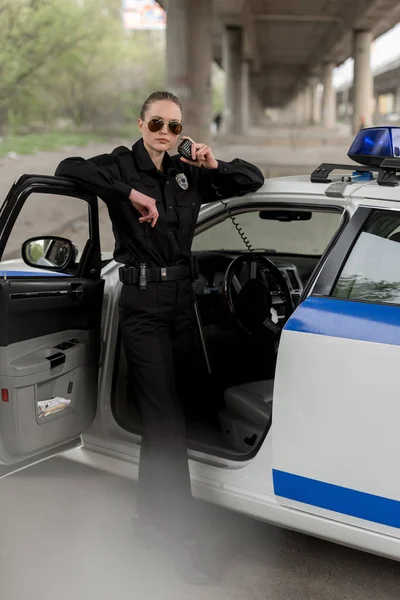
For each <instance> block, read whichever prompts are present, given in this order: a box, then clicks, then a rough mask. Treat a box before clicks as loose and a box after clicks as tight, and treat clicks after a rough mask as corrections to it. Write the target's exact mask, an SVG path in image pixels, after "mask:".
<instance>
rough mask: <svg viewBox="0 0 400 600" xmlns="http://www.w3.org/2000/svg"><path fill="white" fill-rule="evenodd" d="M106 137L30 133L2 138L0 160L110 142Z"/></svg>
mask: <svg viewBox="0 0 400 600" xmlns="http://www.w3.org/2000/svg"><path fill="white" fill-rule="evenodd" d="M109 139H110V138H109V137H108V136H106V135H97V134H94V133H71V132H69V133H68V132H59V131H57V132H50V133H29V134H27V135H12V136H7V137H3V138H0V158H2V157H5V156H7V155H8V154H9V153H10V152H16V153H17V154H32V153H33V152H37V151H42V152H46V151H47V152H48V151H51V150H61V149H63V148H64V147H66V146H85V145H86V144H88V143H89V142H104V141H109Z"/></svg>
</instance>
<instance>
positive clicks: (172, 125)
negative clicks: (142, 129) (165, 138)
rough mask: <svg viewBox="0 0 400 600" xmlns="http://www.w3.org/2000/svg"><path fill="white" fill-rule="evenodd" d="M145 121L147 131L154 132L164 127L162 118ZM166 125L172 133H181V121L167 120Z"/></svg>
mask: <svg viewBox="0 0 400 600" xmlns="http://www.w3.org/2000/svg"><path fill="white" fill-rule="evenodd" d="M145 123H147V127H148V128H149V131H151V132H152V133H156V131H161V129H162V128H163V127H164V124H165V121H164V120H163V119H150V121H145ZM167 125H168V129H169V130H170V132H171V133H172V135H179V134H181V133H182V129H183V127H182V123H180V122H179V121H169V122H168V123H167Z"/></svg>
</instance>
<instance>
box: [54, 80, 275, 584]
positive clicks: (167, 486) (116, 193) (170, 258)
mask: <svg viewBox="0 0 400 600" xmlns="http://www.w3.org/2000/svg"><path fill="white" fill-rule="evenodd" d="M138 126H139V129H140V131H141V134H142V138H141V139H140V140H139V141H138V142H136V143H135V144H134V145H133V147H132V149H129V148H126V147H119V148H116V149H115V150H113V151H112V152H111V153H110V154H103V155H100V156H96V157H94V158H91V159H89V160H84V159H83V158H67V159H66V160H64V161H62V162H61V163H60V165H59V166H58V168H57V170H56V175H58V176H64V177H68V178H69V179H72V180H73V181H74V182H76V183H77V184H78V185H79V186H80V187H81V188H83V189H85V190H87V191H89V192H92V193H94V194H96V195H97V196H99V197H100V198H101V199H102V200H104V202H105V203H106V205H107V208H108V211H109V215H110V218H111V221H112V225H113V231H114V236H115V251H114V258H115V260H116V261H117V262H119V263H122V265H124V266H123V267H121V269H120V280H121V281H122V283H123V286H122V292H121V299H120V323H121V331H122V338H123V344H124V349H125V353H126V357H127V361H128V368H129V370H130V373H131V374H132V376H133V381H134V391H135V396H136V399H137V400H138V401H139V404H140V408H141V413H142V418H143V438H142V446H141V457H140V468H139V493H138V509H137V519H139V522H141V523H142V524H143V523H149V524H151V525H152V526H154V525H155V526H156V527H157V528H158V529H159V530H160V531H162V532H163V533H164V534H167V536H168V537H169V538H170V539H172V540H173V541H174V542H178V544H177V546H178V547H179V549H180V551H181V552H182V560H183V562H182V563H181V565H182V566H183V569H184V571H185V574H186V576H187V577H188V578H189V579H190V580H191V581H193V582H198V583H204V582H206V581H207V580H208V573H207V568H206V566H205V565H204V561H202V559H201V553H200V552H199V543H198V538H197V531H196V527H195V523H196V518H195V515H194V508H193V502H192V495H191V487H190V476H189V468H188V458H187V446H186V435H185V419H184V413H183V410H182V402H181V399H182V400H184V402H185V404H186V405H189V404H190V398H187V397H185V398H182V393H185V394H190V386H188V385H187V384H188V374H189V373H190V372H191V366H193V365H191V364H190V363H191V361H193V355H192V351H193V347H194V344H195V340H196V327H197V325H196V319H195V313H194V305H193V290H192V270H191V244H192V239H193V234H194V230H195V225H196V219H197V215H198V212H199V209H200V206H201V204H203V203H206V202H214V201H216V200H218V199H220V198H222V199H223V198H229V197H232V196H241V195H244V194H246V193H248V192H254V191H256V190H257V189H259V188H260V187H261V186H262V185H263V183H264V178H263V175H262V173H261V172H260V170H259V169H258V168H257V167H255V166H254V165H252V164H249V163H247V162H245V161H243V160H239V159H235V160H233V161H232V162H224V161H221V160H217V159H216V158H215V157H214V155H213V152H212V150H211V148H209V147H208V146H207V145H205V144H202V143H195V142H193V144H192V160H189V159H185V158H183V157H181V156H179V155H175V156H170V155H169V154H168V151H169V150H171V148H173V147H174V146H175V145H176V144H177V142H178V141H180V138H179V136H180V134H181V133H182V107H181V103H180V101H179V100H178V98H177V97H176V96H174V95H172V94H170V93H168V92H155V93H153V94H151V96H150V97H149V98H148V99H147V100H146V101H145V103H144V104H143V107H142V110H141V114H140V118H139V119H138ZM188 139H190V138H188ZM191 141H193V140H191ZM185 378H186V382H184V383H183V384H182V380H185ZM190 384H191V386H192V389H193V387H195V386H196V383H195V382H190ZM182 390H184V391H183V392H182ZM179 392H181V393H180V394H179ZM180 396H181V398H180Z"/></svg>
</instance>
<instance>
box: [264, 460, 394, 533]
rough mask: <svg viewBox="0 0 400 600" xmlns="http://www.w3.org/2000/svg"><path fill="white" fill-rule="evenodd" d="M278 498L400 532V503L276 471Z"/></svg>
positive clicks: (274, 479)
mask: <svg viewBox="0 0 400 600" xmlns="http://www.w3.org/2000/svg"><path fill="white" fill-rule="evenodd" d="M272 475H273V482H274V491H275V494H276V495H277V496H280V497H282V498H287V499H289V500H295V501H296V502H301V503H303V504H310V505H311V506H318V507H319V508H324V509H326V510H331V511H335V512H337V513H341V514H344V515H349V516H351V517H357V518H358V519H364V520H366V521H372V522H373V523H380V524H381V525H388V526H389V527H397V528H398V529H400V502H399V501H398V500H392V499H390V498H385V497H383V496H375V495H374V494H368V493H366V492H360V491H357V490H353V489H350V488H346V487H341V486H339V485H333V484H331V483H325V482H324V481H318V480H316V479H309V478H308V477H301V476H300V475H294V474H293V473H287V472H285V471H279V470H276V469H274V470H273V473H272Z"/></svg>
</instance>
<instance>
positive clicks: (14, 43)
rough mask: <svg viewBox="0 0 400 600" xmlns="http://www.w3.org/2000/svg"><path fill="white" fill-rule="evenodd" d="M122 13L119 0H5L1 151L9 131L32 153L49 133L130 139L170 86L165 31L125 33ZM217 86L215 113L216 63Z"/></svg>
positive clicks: (0, 52)
mask: <svg viewBox="0 0 400 600" xmlns="http://www.w3.org/2000/svg"><path fill="white" fill-rule="evenodd" d="M120 11H121V0H0V39H1V44H0V136H6V137H5V143H4V140H3V142H0V153H3V154H4V153H5V150H4V147H5V144H6V145H7V144H8V142H9V140H8V138H9V137H11V136H17V138H16V139H17V140H18V148H19V147H20V144H22V145H23V146H24V147H26V151H30V150H29V148H30V147H31V145H32V138H31V137H30V136H31V134H35V133H43V132H52V131H60V130H67V131H73V130H75V131H76V130H78V131H80V132H84V133H91V134H92V133H93V132H95V133H100V134H110V133H111V134H114V133H115V134H116V133H117V132H118V134H119V135H122V137H123V136H124V135H126V136H129V137H132V135H133V134H134V133H135V132H136V131H137V129H136V119H137V117H138V115H139V112H140V107H141V105H142V103H143V101H144V99H145V98H146V97H147V96H148V95H149V94H150V93H151V92H152V91H154V90H155V89H162V88H164V81H165V33H164V32H160V31H132V32H127V31H125V30H124V28H123V25H122V21H121V12H120ZM213 91H214V93H213V113H214V114H216V113H217V112H221V110H222V108H223V73H222V71H221V69H219V68H218V67H216V66H215V65H214V67H213ZM21 134H22V135H27V134H29V136H28V137H27V138H26V144H24V143H23V142H22V138H19V137H18V136H20V135H21ZM15 141H16V140H15V139H14V140H13V143H14V145H15ZM48 142H49V138H44V143H45V144H47V143H48ZM18 148H15V147H12V148H11V150H15V151H16V152H18V151H19V150H18ZM32 149H34V148H32Z"/></svg>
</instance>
